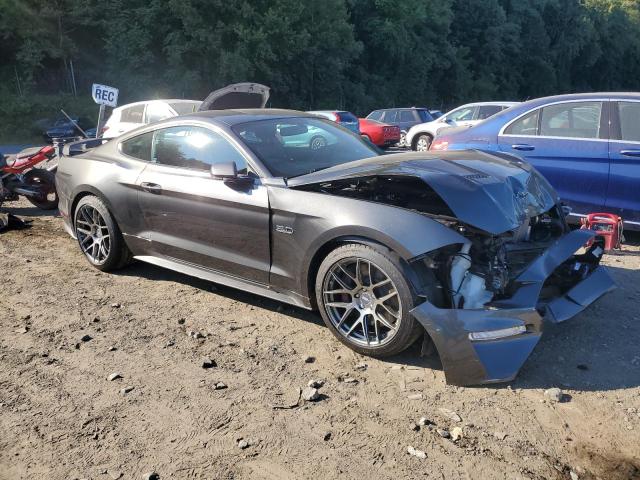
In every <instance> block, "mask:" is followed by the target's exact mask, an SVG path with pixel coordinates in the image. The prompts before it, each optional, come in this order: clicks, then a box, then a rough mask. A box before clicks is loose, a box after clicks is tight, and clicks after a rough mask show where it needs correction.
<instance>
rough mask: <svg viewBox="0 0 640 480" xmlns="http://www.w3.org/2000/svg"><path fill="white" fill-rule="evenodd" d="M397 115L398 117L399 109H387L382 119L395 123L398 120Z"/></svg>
mask: <svg viewBox="0 0 640 480" xmlns="http://www.w3.org/2000/svg"><path fill="white" fill-rule="evenodd" d="M397 117H398V111H397V110H387V111H386V112H384V118H383V119H382V121H383V122H386V123H395V122H397V121H398V120H397Z"/></svg>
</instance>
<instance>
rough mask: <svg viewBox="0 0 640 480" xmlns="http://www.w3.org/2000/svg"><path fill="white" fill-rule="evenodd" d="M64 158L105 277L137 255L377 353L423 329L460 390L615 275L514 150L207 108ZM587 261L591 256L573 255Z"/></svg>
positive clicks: (515, 355)
mask: <svg viewBox="0 0 640 480" xmlns="http://www.w3.org/2000/svg"><path fill="white" fill-rule="evenodd" d="M101 143H102V141H101V140H99V139H98V140H90V141H84V142H79V143H75V144H72V145H69V146H67V147H66V148H65V152H64V153H65V154H64V156H63V157H62V158H61V160H60V163H59V167H58V172H57V177H56V181H57V188H58V194H59V197H60V212H61V214H62V215H63V217H64V220H65V226H66V228H67V230H68V231H69V233H70V234H71V235H73V236H74V237H75V238H77V240H78V244H79V246H80V249H81V250H82V252H83V253H84V255H85V256H86V258H87V260H88V261H89V262H90V263H91V264H92V265H93V266H95V267H96V268H98V269H100V270H103V271H111V270H116V269H118V268H121V267H124V266H125V265H126V264H127V263H128V262H129V261H130V260H131V259H132V258H135V259H138V260H141V261H144V262H148V263H152V264H155V265H159V266H162V267H166V268H169V269H172V270H176V271H178V272H182V273H186V274H189V275H193V276H195V277H199V278H203V279H206V280H210V281H213V282H217V283H220V284H225V285H229V286H231V287H236V288H239V289H243V290H246V291H249V292H253V293H255V294H259V295H264V296H267V297H270V298H274V299H277V300H280V301H283V302H288V303H291V304H294V305H298V306H300V307H303V308H308V309H315V308H317V309H318V310H319V311H320V314H321V315H322V318H323V319H324V321H325V323H326V324H327V326H328V327H329V329H330V330H331V332H332V333H333V334H334V335H335V336H336V337H337V338H338V339H339V340H340V341H341V342H343V343H344V344H346V345H348V346H349V347H351V348H352V349H354V350H356V351H358V352H360V353H362V354H366V355H373V356H380V357H382V356H387V355H393V354H396V353H398V352H401V351H402V350H404V349H406V348H407V347H408V346H410V345H411V344H412V343H413V342H415V341H416V340H417V339H418V338H419V337H420V336H422V335H424V339H425V340H424V341H425V342H433V345H434V346H435V349H436V350H437V352H438V354H439V356H440V358H441V360H442V364H443V368H444V371H445V374H446V378H447V381H448V382H449V383H452V384H456V385H468V384H482V383H489V382H500V381H508V380H511V379H512V378H514V377H515V375H516V374H517V372H518V370H519V369H520V367H521V366H522V364H523V363H524V361H525V360H526V358H527V357H528V356H529V354H530V353H531V351H532V350H533V348H534V346H535V345H536V343H537V342H538V340H539V339H540V335H541V332H542V328H543V319H544V320H547V321H551V322H560V321H563V320H566V319H568V318H570V317H572V316H574V315H575V314H577V313H578V312H580V311H581V310H583V309H584V308H585V307H586V306H588V305H589V304H590V303H592V302H593V301H595V300H596V299H597V298H598V297H600V296H601V295H602V294H604V293H605V292H607V291H609V290H610V289H612V288H613V282H612V280H611V279H610V277H609V275H608V274H607V272H606V270H605V268H604V267H601V266H599V262H600V258H601V256H602V253H603V249H602V245H601V243H600V242H598V241H595V242H594V243H593V244H592V246H591V247H589V248H582V246H583V245H584V244H585V242H587V241H588V240H589V239H590V238H591V237H592V235H593V233H592V232H590V231H585V230H577V231H570V230H569V229H568V227H567V225H566V223H565V218H564V212H563V209H562V207H561V205H560V203H559V200H558V198H557V196H556V194H555V192H554V191H553V189H552V188H551V187H550V186H549V184H548V183H547V182H546V181H545V180H544V178H543V177H541V176H540V175H539V174H538V173H537V172H536V171H535V170H534V169H533V168H532V167H530V166H529V165H528V164H526V163H523V162H522V161H520V160H518V159H517V158H516V157H512V156H507V155H498V154H489V153H482V152H479V151H458V152H439V153H437V154H429V153H400V154H390V155H385V154H383V153H382V152H380V151H379V150H377V149H376V148H375V147H374V146H372V145H370V144H369V143H367V142H366V141H363V140H362V139H361V138H360V137H358V136H357V135H355V134H353V133H351V132H349V131H348V130H346V129H344V128H342V127H340V126H339V125H337V124H335V123H332V122H330V121H328V120H323V119H320V118H318V117H316V116H312V115H308V114H304V113H301V112H295V111H287V110H272V109H246V110H217V111H205V112H200V113H196V114H192V115H188V116H182V117H175V118H172V119H167V120H165V121H162V122H159V123H156V124H152V125H148V126H146V127H142V128H139V129H137V130H135V131H132V132H130V133H128V134H125V135H124V136H122V137H119V138H116V139H114V140H111V141H109V142H107V143H104V144H101ZM576 252H578V253H576Z"/></svg>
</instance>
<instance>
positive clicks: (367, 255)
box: [315, 244, 421, 357]
mask: <svg viewBox="0 0 640 480" xmlns="http://www.w3.org/2000/svg"><path fill="white" fill-rule="evenodd" d="M315 292H316V298H317V301H318V307H319V309H320V314H321V315H322V318H323V320H324V322H325V324H326V325H327V326H328V327H329V329H330V330H331V332H332V333H333V334H334V335H335V336H336V337H337V338H338V339H339V340H340V341H341V342H342V343H344V344H345V345H347V346H348V347H349V348H351V349H353V350H355V351H356V352H359V353H362V354H364V355H371V356H376V357H385V356H389V355H395V354H397V353H400V352H401V351H403V350H405V349H406V348H407V347H409V346H410V345H411V344H412V343H413V342H415V340H416V339H417V338H418V337H419V336H420V333H421V330H420V327H419V324H418V323H417V322H416V321H415V320H414V318H413V316H412V315H411V314H410V313H409V312H410V311H411V309H412V308H413V307H414V306H415V304H416V296H415V295H414V293H413V290H412V288H411V286H410V285H409V283H408V281H407V280H406V278H405V276H404V274H403V272H402V267H401V265H400V262H399V260H398V259H397V258H396V257H395V255H393V254H392V252H389V251H388V250H386V249H384V248H383V247H376V246H368V245H361V244H347V245H344V246H341V247H338V248H337V249H335V250H333V251H332V252H331V253H329V255H327V257H326V258H325V259H324V261H323V262H322V264H321V265H320V268H319V270H318V275H317V277H316V289H315Z"/></svg>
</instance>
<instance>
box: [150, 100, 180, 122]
mask: <svg viewBox="0 0 640 480" xmlns="http://www.w3.org/2000/svg"><path fill="white" fill-rule="evenodd" d="M144 116H145V123H154V122H159V121H160V120H164V119H165V118H169V117H172V116H173V113H172V112H171V110H169V106H168V105H167V104H166V103H160V102H152V103H149V104H148V105H147V111H146V112H145V115H144Z"/></svg>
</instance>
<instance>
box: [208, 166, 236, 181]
mask: <svg viewBox="0 0 640 480" xmlns="http://www.w3.org/2000/svg"><path fill="white" fill-rule="evenodd" d="M211 176H212V177H213V178H217V179H219V180H233V179H236V178H238V169H237V168H236V162H220V163H214V164H213V165H211Z"/></svg>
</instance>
